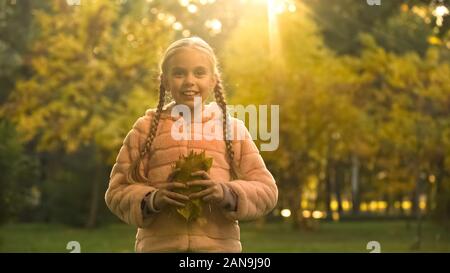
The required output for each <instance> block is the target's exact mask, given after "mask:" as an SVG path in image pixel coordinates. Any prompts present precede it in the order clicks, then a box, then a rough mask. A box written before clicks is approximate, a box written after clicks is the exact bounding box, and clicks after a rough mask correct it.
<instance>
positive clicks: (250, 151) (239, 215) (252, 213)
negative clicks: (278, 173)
mask: <svg viewBox="0 0 450 273" xmlns="http://www.w3.org/2000/svg"><path fill="white" fill-rule="evenodd" d="M237 126H238V127H240V128H239V130H242V131H243V132H244V135H245V137H244V138H243V140H240V143H241V149H240V160H239V162H240V164H239V171H240V173H241V177H240V179H239V180H232V181H229V182H225V183H226V185H227V186H229V187H230V188H231V189H232V190H233V191H234V193H236V195H237V210H236V211H225V212H224V213H225V215H226V217H228V218H229V219H232V220H253V219H256V218H258V217H261V216H264V215H265V214H267V213H269V212H270V211H271V210H272V209H273V208H274V207H275V205H276V203H277V200H278V188H277V186H276V182H275V179H274V178H273V176H272V174H271V173H270V172H269V170H267V168H266V165H265V163H264V160H263V158H262V157H261V155H260V153H259V151H258V148H257V147H256V145H255V143H254V142H253V140H252V138H251V135H250V133H249V132H248V130H247V128H246V127H245V125H244V124H243V123H242V122H238V125H237Z"/></svg>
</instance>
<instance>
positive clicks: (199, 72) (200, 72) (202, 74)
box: [195, 69, 206, 76]
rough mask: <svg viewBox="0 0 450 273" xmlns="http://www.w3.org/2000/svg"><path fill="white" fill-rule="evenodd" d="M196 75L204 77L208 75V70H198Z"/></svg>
mask: <svg viewBox="0 0 450 273" xmlns="http://www.w3.org/2000/svg"><path fill="white" fill-rule="evenodd" d="M195 75H196V76H204V75H206V70H204V69H198V70H196V71H195Z"/></svg>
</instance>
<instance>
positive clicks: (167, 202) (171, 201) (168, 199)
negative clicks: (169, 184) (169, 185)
mask: <svg viewBox="0 0 450 273" xmlns="http://www.w3.org/2000/svg"><path fill="white" fill-rule="evenodd" d="M163 199H164V202H165V203H166V204H168V205H172V206H175V207H180V208H184V207H185V206H186V205H185V204H183V203H180V202H178V201H175V200H173V199H171V198H169V197H167V196H164V197H163Z"/></svg>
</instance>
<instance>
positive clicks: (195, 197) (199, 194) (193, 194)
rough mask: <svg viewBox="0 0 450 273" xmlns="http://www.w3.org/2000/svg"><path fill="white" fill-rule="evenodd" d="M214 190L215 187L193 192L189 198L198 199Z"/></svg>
mask: <svg viewBox="0 0 450 273" xmlns="http://www.w3.org/2000/svg"><path fill="white" fill-rule="evenodd" d="M213 192H214V188H207V189H206V190H202V191H199V192H196V193H191V194H189V199H191V200H192V199H197V198H201V197H203V196H205V195H208V194H211V193H213Z"/></svg>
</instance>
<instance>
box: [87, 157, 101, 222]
mask: <svg viewBox="0 0 450 273" xmlns="http://www.w3.org/2000/svg"><path fill="white" fill-rule="evenodd" d="M101 174H102V170H101V165H100V164H98V163H97V167H96V171H95V175H94V180H93V181H92V192H91V200H90V205H89V216H88V219H87V222H86V228H93V227H95V225H96V224H97V215H98V202H99V199H100V198H99V197H100V181H101V180H102V177H101Z"/></svg>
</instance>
